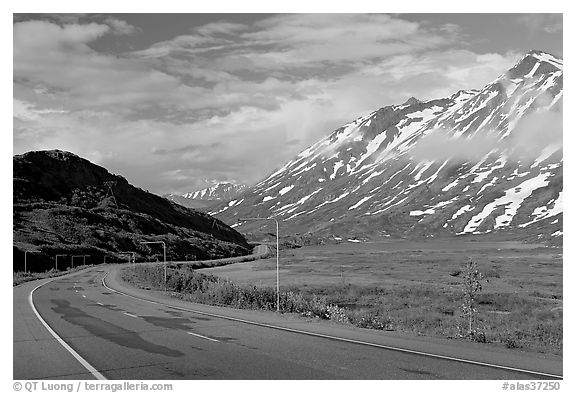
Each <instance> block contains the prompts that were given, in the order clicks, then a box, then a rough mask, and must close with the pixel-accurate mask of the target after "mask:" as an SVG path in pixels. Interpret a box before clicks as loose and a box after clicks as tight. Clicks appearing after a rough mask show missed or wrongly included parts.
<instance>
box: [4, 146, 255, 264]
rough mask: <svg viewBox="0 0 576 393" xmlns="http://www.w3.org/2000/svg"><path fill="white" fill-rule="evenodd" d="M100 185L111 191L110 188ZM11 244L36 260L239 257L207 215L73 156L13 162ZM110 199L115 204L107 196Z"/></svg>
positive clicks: (35, 155) (239, 250) (234, 240)
mask: <svg viewBox="0 0 576 393" xmlns="http://www.w3.org/2000/svg"><path fill="white" fill-rule="evenodd" d="M106 182H112V183H110V188H111V190H110V189H109V188H108V186H107V184H106ZM13 187H14V194H13V195H14V208H13V209H14V210H13V216H14V243H15V249H16V250H17V251H18V252H20V251H22V250H24V249H27V250H35V251H36V252H37V254H38V255H37V258H41V256H43V257H44V258H50V257H53V256H54V255H56V254H76V255H82V254H90V255H92V256H96V255H98V256H99V258H98V260H99V261H101V260H102V256H103V255H108V256H110V257H112V256H114V255H117V253H118V252H127V251H134V252H136V253H137V254H138V255H140V256H141V257H147V256H149V255H150V254H151V253H157V254H158V253H160V254H161V253H162V247H161V246H160V245H156V246H146V245H141V244H140V242H141V241H147V240H153V241H164V242H165V243H166V248H167V254H168V258H170V259H176V260H177V259H185V258H216V257H224V256H236V255H243V254H246V253H247V252H248V249H249V246H248V244H247V242H246V240H245V239H244V237H243V236H242V235H240V234H239V233H238V232H236V231H235V230H233V229H231V228H230V227H228V226H227V225H225V224H223V223H222V222H220V221H218V220H216V219H214V218H212V217H210V216H209V215H207V214H205V213H201V212H197V211H193V210H190V209H187V208H184V207H182V206H180V205H177V204H175V203H172V202H170V201H167V200H166V199H164V198H161V197H159V196H156V195H153V194H151V193H148V192H145V191H143V190H141V189H139V188H136V187H134V186H132V185H130V184H129V183H128V182H127V181H126V179H124V178H123V177H121V176H118V175H113V174H111V173H109V172H108V171H107V170H106V169H104V168H102V167H100V166H98V165H94V164H92V163H91V162H89V161H87V160H85V159H83V158H80V157H78V156H76V155H74V154H72V153H68V152H63V151H58V150H54V151H34V152H29V153H26V154H22V155H17V156H14V158H13ZM112 193H113V196H112Z"/></svg>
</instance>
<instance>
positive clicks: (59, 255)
mask: <svg viewBox="0 0 576 393" xmlns="http://www.w3.org/2000/svg"><path fill="white" fill-rule="evenodd" d="M67 256H68V254H58V255H56V270H58V257H67Z"/></svg>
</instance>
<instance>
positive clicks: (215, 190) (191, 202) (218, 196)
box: [164, 182, 247, 208]
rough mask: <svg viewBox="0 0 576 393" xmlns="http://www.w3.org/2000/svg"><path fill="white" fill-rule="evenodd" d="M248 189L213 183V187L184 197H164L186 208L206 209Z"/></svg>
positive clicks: (223, 183)
mask: <svg viewBox="0 0 576 393" xmlns="http://www.w3.org/2000/svg"><path fill="white" fill-rule="evenodd" d="M246 189H247V187H246V185H244V184H236V183H232V182H213V185H212V186H210V187H206V188H203V189H201V190H197V191H192V192H187V193H185V194H183V195H177V194H167V195H164V197H165V198H167V199H170V200H171V201H173V202H176V203H179V204H181V205H184V206H186V207H192V208H206V207H209V206H212V205H214V204H215V203H218V202H220V201H228V200H230V199H233V198H235V197H236V196H238V195H240V194H241V193H242V192H244V191H246Z"/></svg>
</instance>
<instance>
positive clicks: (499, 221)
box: [211, 51, 563, 242]
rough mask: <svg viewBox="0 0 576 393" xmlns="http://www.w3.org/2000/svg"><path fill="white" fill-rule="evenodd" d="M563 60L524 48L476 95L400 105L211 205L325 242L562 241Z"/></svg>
mask: <svg viewBox="0 0 576 393" xmlns="http://www.w3.org/2000/svg"><path fill="white" fill-rule="evenodd" d="M562 69H563V66H562V60H561V59H559V58H556V57H554V56H552V55H550V54H547V53H544V52H540V51H531V52H529V53H528V54H527V55H526V56H525V57H524V58H522V59H521V60H520V61H519V62H518V63H517V64H516V65H515V66H514V67H513V68H512V69H510V70H509V71H508V72H506V73H505V74H503V75H502V76H501V77H499V78H498V79H497V80H496V81H494V82H493V83H491V84H488V85H487V86H485V87H484V88H483V89H481V90H470V91H459V92H457V93H455V94H453V95H452V96H450V97H446V98H441V99H436V100H430V101H425V102H421V101H419V100H417V99H414V98H411V99H410V100H408V101H407V102H405V103H404V104H402V105H394V106H387V107H384V108H381V109H379V110H377V111H374V112H372V113H369V114H368V115H366V116H363V117H360V118H358V119H356V120H355V121H353V122H351V123H348V124H346V125H344V126H343V127H340V128H339V129H337V130H335V131H334V132H333V133H332V134H330V135H328V136H327V137H325V138H324V139H322V140H320V141H319V142H317V143H315V144H314V145H312V146H310V147H309V148H308V149H305V150H304V151H302V152H301V153H300V154H299V155H298V156H297V157H296V158H294V159H293V160H291V161H290V162H288V163H286V165H284V166H283V167H282V168H280V169H278V170H277V171H275V172H274V173H272V174H271V175H270V176H268V177H267V178H266V179H265V180H263V181H261V182H260V183H258V184H256V185H255V186H254V187H253V188H252V189H250V190H249V191H248V192H246V193H244V194H243V195H242V196H241V198H238V199H237V200H232V201H230V202H228V203H226V204H221V205H219V206H216V207H215V208H213V209H212V212H211V213H213V214H217V217H219V218H221V219H222V220H223V221H225V222H228V223H230V224H233V225H234V226H236V225H242V231H249V230H251V229H254V228H256V227H257V226H260V225H258V224H256V223H245V224H235V223H234V222H235V220H236V218H238V217H246V216H259V217H275V218H278V219H281V220H282V221H283V222H282V227H283V231H284V232H285V233H286V232H289V233H292V234H295V233H300V234H305V233H309V234H315V235H318V236H321V237H325V238H329V237H333V238H334V237H335V238H349V239H355V238H357V237H358V238H370V237H379V236H397V237H413V236H442V235H446V236H451V235H463V234H480V233H492V232H498V233H503V232H506V233H507V234H509V235H511V236H513V237H515V238H519V239H532V240H549V241H552V242H560V241H561V238H562V94H563V93H562V86H563V84H562V83H563V82H562V79H563V71H562Z"/></svg>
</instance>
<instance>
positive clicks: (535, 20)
mask: <svg viewBox="0 0 576 393" xmlns="http://www.w3.org/2000/svg"><path fill="white" fill-rule="evenodd" d="M516 21H517V23H518V24H520V25H522V26H524V27H526V28H527V29H528V30H529V31H530V32H532V33H534V34H537V33H542V32H545V33H548V34H554V33H562V30H563V15H562V14H522V15H520V16H519V17H518V18H517V20H516Z"/></svg>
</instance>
